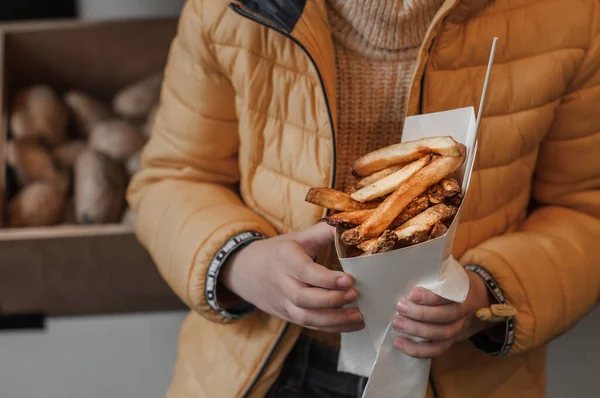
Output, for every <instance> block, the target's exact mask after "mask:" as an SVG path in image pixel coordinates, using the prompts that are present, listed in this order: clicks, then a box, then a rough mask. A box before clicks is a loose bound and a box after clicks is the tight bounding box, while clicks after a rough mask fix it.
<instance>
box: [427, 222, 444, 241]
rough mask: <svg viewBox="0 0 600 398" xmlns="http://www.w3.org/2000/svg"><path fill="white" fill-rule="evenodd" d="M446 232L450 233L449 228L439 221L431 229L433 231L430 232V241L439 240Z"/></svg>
mask: <svg viewBox="0 0 600 398" xmlns="http://www.w3.org/2000/svg"><path fill="white" fill-rule="evenodd" d="M446 232H448V227H447V226H446V225H444V223H442V222H440V221H438V222H436V223H435V225H434V226H433V227H432V228H431V231H429V239H435V238H439V237H440V236H442V235H444V234H445V233H446Z"/></svg>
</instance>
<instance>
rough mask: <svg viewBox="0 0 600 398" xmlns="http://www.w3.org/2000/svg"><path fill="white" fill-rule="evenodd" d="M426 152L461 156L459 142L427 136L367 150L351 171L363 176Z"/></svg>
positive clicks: (408, 160)
mask: <svg viewBox="0 0 600 398" xmlns="http://www.w3.org/2000/svg"><path fill="white" fill-rule="evenodd" d="M428 154H434V155H441V156H451V157H459V156H461V157H462V156H463V155H462V154H461V149H460V147H459V144H458V143H457V142H456V141H454V139H453V138H452V137H449V136H442V137H428V138H422V139H419V140H414V141H407V142H403V143H400V144H394V145H390V146H387V147H385V148H381V149H378V150H376V151H373V152H369V153H367V154H366V155H364V156H362V157H360V158H359V159H357V160H356V161H355V162H354V163H353V164H352V173H353V174H354V175H355V176H358V177H365V176H368V175H370V174H373V173H375V172H378V171H380V170H383V169H385V168H387V167H390V166H393V165H396V164H399V163H407V162H410V161H413V160H416V159H420V158H422V157H423V156H425V155H428Z"/></svg>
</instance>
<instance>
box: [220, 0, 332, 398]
mask: <svg viewBox="0 0 600 398" xmlns="http://www.w3.org/2000/svg"><path fill="white" fill-rule="evenodd" d="M229 7H230V8H231V9H232V10H233V11H234V12H236V13H237V14H239V15H240V16H242V17H244V18H247V19H249V20H251V21H254V22H256V23H258V24H260V25H262V26H265V27H267V28H269V29H272V30H274V31H276V32H278V33H280V34H282V35H283V36H285V37H287V38H288V39H290V40H291V41H292V42H294V43H295V44H296V45H297V46H298V47H300V49H301V50H302V51H303V52H304V53H305V54H306V56H307V57H308V59H309V60H310V62H311V64H312V65H313V67H314V68H315V71H316V72H317V76H318V77H319V83H320V85H321V90H322V91H323V97H324V99H325V106H326V108H327V115H328V117H329V125H330V128H331V142H332V151H333V153H332V155H333V156H332V159H333V161H332V165H331V177H330V179H329V186H330V187H331V188H333V186H334V184H335V175H336V149H335V145H336V144H335V131H334V123H333V116H332V114H331V107H330V105H329V98H328V97H327V91H326V90H325V83H324V82H323V76H322V75H321V72H320V71H319V68H318V67H317V63H316V62H315V60H314V58H313V57H312V55H310V53H309V52H308V50H307V49H306V47H305V46H304V45H303V44H302V43H301V42H300V41H299V40H298V39H296V38H295V37H294V36H292V35H291V34H289V33H288V32H287V31H285V30H284V29H282V28H280V27H278V26H276V25H275V24H273V23H272V22H271V21H269V20H267V19H266V18H264V17H262V16H259V15H256V14H254V13H252V12H250V11H248V10H246V9H244V8H243V7H241V6H240V5H238V4H236V3H231V4H230V5H229ZM327 213H329V210H328V211H327ZM289 326H290V324H289V323H288V322H286V323H285V325H284V327H283V329H282V330H281V332H280V333H279V335H278V336H277V340H276V341H275V344H273V347H271V350H270V351H269V354H268V355H267V358H266V359H265V361H264V362H263V364H262V365H261V367H260V369H259V370H258V373H257V374H256V376H255V377H254V379H252V382H251V383H250V385H249V386H248V388H247V389H246V391H244V393H243V394H242V397H244V398H245V397H248V394H249V393H250V391H252V388H254V386H255V385H256V382H257V381H258V380H259V378H260V376H261V375H262V373H263V371H264V370H265V367H266V366H267V363H269V360H270V359H271V357H272V356H273V354H274V353H275V350H276V349H277V346H278V345H279V343H280V342H281V340H282V339H283V336H284V335H285V333H286V332H287V330H288V328H289Z"/></svg>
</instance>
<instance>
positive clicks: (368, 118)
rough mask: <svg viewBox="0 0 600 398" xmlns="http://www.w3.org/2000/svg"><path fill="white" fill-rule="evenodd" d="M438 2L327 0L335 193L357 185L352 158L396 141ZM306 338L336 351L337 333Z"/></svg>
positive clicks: (311, 333) (415, 0)
mask: <svg viewBox="0 0 600 398" xmlns="http://www.w3.org/2000/svg"><path fill="white" fill-rule="evenodd" d="M442 3H443V0H404V1H403V0H327V12H328V18H329V22H330V25H331V30H332V36H333V41H334V48H335V58H336V68H337V87H336V89H337V98H338V100H337V101H338V102H337V107H338V121H337V122H338V123H337V131H336V133H337V134H336V138H337V143H336V152H337V159H336V168H337V175H336V188H337V189H341V190H344V189H346V188H347V187H349V186H350V185H352V184H353V183H354V182H355V179H354V177H352V176H351V174H350V165H351V164H352V162H353V161H354V160H355V159H357V158H358V157H360V156H361V155H363V154H365V153H367V152H370V151H373V150H375V149H378V148H381V147H383V146H386V145H390V144H393V143H397V142H400V139H401V137H402V128H403V126H404V114H405V109H406V100H407V97H408V90H409V89H410V87H409V86H410V82H411V79H412V75H413V70H414V68H415V63H416V59H417V53H418V50H419V47H420V45H421V43H422V42H423V39H424V36H425V33H426V32H427V28H428V27H429V24H430V23H431V21H432V20H433V18H434V16H435V14H436V12H437V11H438V9H439V8H440V7H441V5H442ZM333 253H334V254H333V255H334V256H335V252H333ZM335 263H336V262H335V261H333V259H332V265H333V264H335ZM305 333H306V334H308V335H310V336H311V337H313V338H314V339H316V340H318V341H320V342H323V343H325V344H327V345H330V346H333V347H336V348H339V334H333V333H322V332H314V331H310V330H306V332H305Z"/></svg>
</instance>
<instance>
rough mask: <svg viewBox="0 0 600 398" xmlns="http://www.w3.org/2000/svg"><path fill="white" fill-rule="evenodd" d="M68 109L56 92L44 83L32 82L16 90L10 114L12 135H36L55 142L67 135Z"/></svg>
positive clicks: (48, 143) (24, 136)
mask: <svg viewBox="0 0 600 398" xmlns="http://www.w3.org/2000/svg"><path fill="white" fill-rule="evenodd" d="M68 119H69V111H68V110H67V107H66V106H65V105H64V104H63V103H62V102H61V100H60V98H59V97H58V95H57V94H56V92H55V91H54V90H53V89H52V88H50V87H48V86H45V85H36V86H31V87H29V88H27V89H24V90H22V91H20V92H18V93H17V95H16V97H15V101H14V103H13V107H12V110H11V115H10V128H11V132H12V135H13V137H14V138H16V139H26V138H39V139H40V140H41V141H43V142H44V143H45V144H46V145H49V146H56V145H58V144H60V143H61V142H63V141H65V140H66V139H67V123H68Z"/></svg>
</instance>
